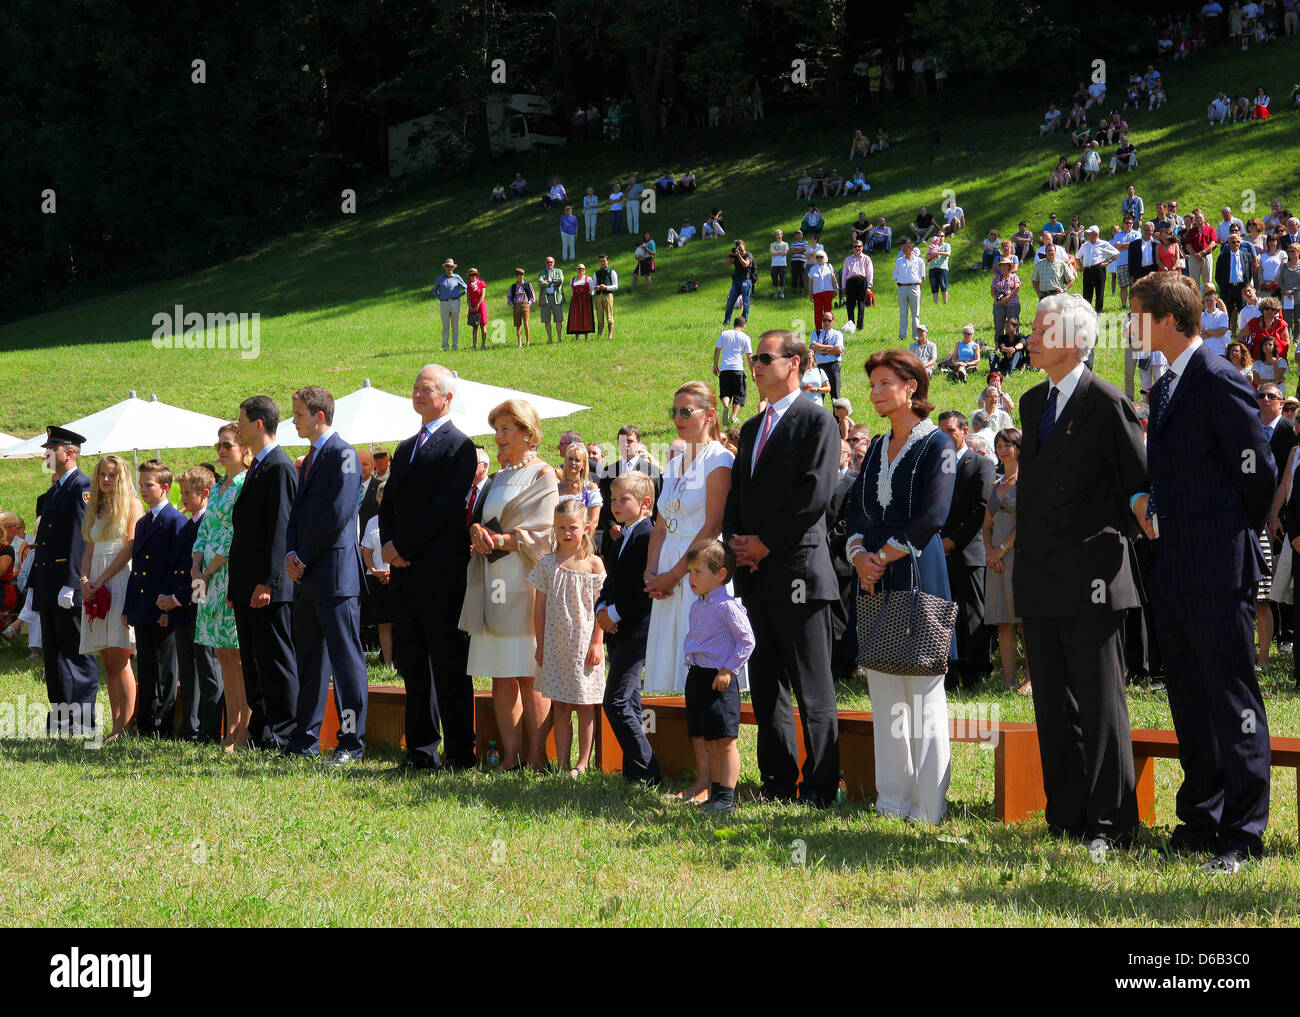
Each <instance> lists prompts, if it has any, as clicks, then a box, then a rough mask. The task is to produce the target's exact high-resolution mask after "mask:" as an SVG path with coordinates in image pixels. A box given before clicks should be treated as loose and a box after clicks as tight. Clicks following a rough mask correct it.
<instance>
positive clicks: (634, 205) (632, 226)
mask: <svg viewBox="0 0 1300 1017" xmlns="http://www.w3.org/2000/svg"><path fill="white" fill-rule="evenodd" d="M623 210H624V212H625V214H626V215H627V231H628V232H629V233H630V234H632V236H634V237H636V238H637V239H638V240H640V239H641V199H640V198H637V199H636V200H635V201H629V202H626V203H625V204H624V205H623Z"/></svg>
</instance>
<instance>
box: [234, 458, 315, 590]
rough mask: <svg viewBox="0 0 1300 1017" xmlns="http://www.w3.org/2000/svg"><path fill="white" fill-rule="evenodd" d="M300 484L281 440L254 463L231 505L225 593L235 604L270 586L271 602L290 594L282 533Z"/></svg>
mask: <svg viewBox="0 0 1300 1017" xmlns="http://www.w3.org/2000/svg"><path fill="white" fill-rule="evenodd" d="M297 490H298V471H297V470H296V469H294V465H293V460H292V459H290V458H289V456H288V454H287V453H286V452H285V451H284V449H283V448H281V447H280V446H279V445H276V446H275V447H274V448H273V449H271V451H270V452H268V453H267V454H266V457H265V459H264V461H263V462H262V463H261V465H260V466H259V465H254V466H253V467H252V469H251V471H250V473H249V475H248V477H247V478H246V479H245V480H244V486H243V487H242V488H241V489H240V492H239V497H238V498H236V499H235V505H234V508H233V509H232V510H231V515H230V518H231V522H232V524H233V526H234V536H233V537H232V538H231V540H230V567H229V579H228V584H229V593H230V600H231V602H232V603H234V604H235V606H236V607H247V606H248V602H249V600H250V599H251V598H252V596H253V590H254V589H255V588H256V587H257V586H259V585H264V586H269V587H270V588H271V601H272V603H286V602H288V601H292V600H293V595H294V584H293V583H292V582H290V581H289V577H288V576H287V575H286V574H285V571H284V557H285V555H286V554H287V553H288V548H287V547H286V546H285V536H286V534H287V532H288V529H289V513H290V512H291V511H292V510H293V498H294V494H295V493H296V492H297Z"/></svg>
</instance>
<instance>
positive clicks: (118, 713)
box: [80, 455, 144, 741]
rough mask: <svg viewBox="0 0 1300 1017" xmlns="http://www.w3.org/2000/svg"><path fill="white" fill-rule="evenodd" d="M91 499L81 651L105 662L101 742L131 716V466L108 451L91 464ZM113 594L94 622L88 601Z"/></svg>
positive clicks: (137, 510)
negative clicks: (108, 724) (109, 722)
mask: <svg viewBox="0 0 1300 1017" xmlns="http://www.w3.org/2000/svg"><path fill="white" fill-rule="evenodd" d="M88 494H89V495H90V500H89V501H88V502H87V503H86V515H85V518H84V519H83V520H82V523H81V534H82V536H84V537H85V538H86V553H85V554H84V555H82V557H81V601H82V605H81V647H80V652H81V653H98V654H99V655H100V657H102V658H103V661H104V674H105V677H106V684H107V686H108V704H109V710H110V712H111V713H112V715H113V728H112V730H111V731H110V732H109V734H108V737H107V738H106V739H105V741H113V740H114V739H116V738H120V737H122V735H123V734H125V733H126V731H127V729H128V727H129V726H131V725H133V723H134V718H135V675H134V674H133V673H132V672H131V653H132V652H133V651H134V650H135V632H134V630H132V629H131V627H130V626H129V625H127V624H126V623H125V622H124V621H123V620H122V602H123V601H124V600H125V599H126V587H127V583H128V582H129V580H130V578H131V546H132V545H133V544H134V543H135V524H136V523H137V522H139V520H140V517H141V516H142V515H144V506H143V505H142V504H141V503H140V499H139V498H137V497H136V494H135V484H133V483H132V482H131V471H130V467H129V466H127V463H126V460H124V459H123V458H122V457H121V456H115V455H107V456H104V458H103V459H101V460H100V461H99V463H98V464H97V465H96V466H95V477H94V483H92V484H91V485H90V491H89V492H88ZM105 586H106V587H108V593H109V596H110V597H111V598H112V599H111V603H110V604H109V608H108V615H107V616H106V617H104V618H96V619H94V620H93V621H92V620H91V619H90V618H88V617H87V616H86V604H88V603H89V602H90V601H91V600H93V599H94V597H95V595H96V594H97V593H98V592H99V589H100V587H105Z"/></svg>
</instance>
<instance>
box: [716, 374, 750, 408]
mask: <svg viewBox="0 0 1300 1017" xmlns="http://www.w3.org/2000/svg"><path fill="white" fill-rule="evenodd" d="M718 395H719V397H720V398H722V399H730V400H731V401H732V402H733V403H735V404H736V405H737V406H744V405H745V372H744V371H719V372H718Z"/></svg>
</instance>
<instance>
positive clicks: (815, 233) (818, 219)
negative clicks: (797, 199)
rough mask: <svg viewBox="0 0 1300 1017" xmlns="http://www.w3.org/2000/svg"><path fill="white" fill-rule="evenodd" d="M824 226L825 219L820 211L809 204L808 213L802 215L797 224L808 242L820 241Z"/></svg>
mask: <svg viewBox="0 0 1300 1017" xmlns="http://www.w3.org/2000/svg"><path fill="white" fill-rule="evenodd" d="M825 225H826V219H825V218H824V217H823V216H822V214H821V211H820V210H819V209H818V208H817V206H816V205H814V204H810V205H809V206H808V211H807V212H805V213H804V216H803V219H802V221H800V223H799V229H800V230H802V231H803V235H804V236H805V237H807V238H808V239H809V240H810V241H814V240H820V239H821V237H822V228H823V227H824V226H825Z"/></svg>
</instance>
